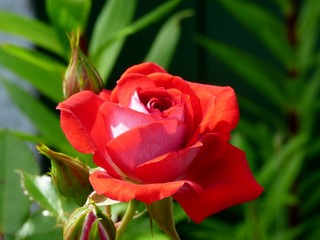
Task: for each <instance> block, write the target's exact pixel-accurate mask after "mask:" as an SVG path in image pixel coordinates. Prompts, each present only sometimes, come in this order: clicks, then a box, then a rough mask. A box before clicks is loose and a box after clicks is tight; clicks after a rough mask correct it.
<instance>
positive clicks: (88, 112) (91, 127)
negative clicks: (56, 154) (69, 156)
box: [57, 91, 106, 153]
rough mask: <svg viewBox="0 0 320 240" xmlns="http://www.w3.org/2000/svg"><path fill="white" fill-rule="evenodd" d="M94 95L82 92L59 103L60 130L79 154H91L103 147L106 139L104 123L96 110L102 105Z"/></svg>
mask: <svg viewBox="0 0 320 240" xmlns="http://www.w3.org/2000/svg"><path fill="white" fill-rule="evenodd" d="M102 102H103V101H102V99H100V98H99V97H98V96H97V95H96V94H94V93H93V92H91V91H82V92H79V93H77V94H74V95H72V96H71V97H70V98H68V99H67V100H65V101H64V102H61V103H60V104H59V105H58V106H57V109H59V110H60V111H61V113H60V124H61V128H62V130H63V132H64V134H65V135H66V137H67V139H68V140H69V142H70V143H71V145H72V146H73V147H74V148H75V149H77V150H78V151H80V152H83V153H92V152H94V151H95V150H96V149H97V148H101V147H104V145H105V143H106V137H105V134H103V132H104V131H105V126H104V121H103V119H102V116H101V115H100V113H99V111H98V109H99V107H100V105H101V104H102Z"/></svg>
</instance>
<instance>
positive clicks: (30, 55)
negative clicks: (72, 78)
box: [0, 45, 63, 102]
mask: <svg viewBox="0 0 320 240" xmlns="http://www.w3.org/2000/svg"><path fill="white" fill-rule="evenodd" d="M0 64H2V65H3V66H4V67H6V68H8V69H10V70H11V71H12V72H14V73H15V74H17V75H18V76H20V77H22V78H23V79H25V80H28V81H29V82H30V83H31V84H32V85H33V86H34V87H35V88H36V89H37V90H39V92H41V93H42V94H44V95H45V96H47V97H48V98H50V99H52V100H53V101H55V102H59V101H61V100H62V77H61V74H62V72H63V70H62V69H63V67H62V65H61V64H59V63H57V62H56V61H54V60H52V59H50V58H48V57H45V56H44V55H42V54H40V53H39V52H37V51H35V50H27V49H23V48H20V47H14V46H10V45H3V46H0Z"/></svg>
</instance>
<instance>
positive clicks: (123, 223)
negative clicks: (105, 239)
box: [116, 200, 140, 240]
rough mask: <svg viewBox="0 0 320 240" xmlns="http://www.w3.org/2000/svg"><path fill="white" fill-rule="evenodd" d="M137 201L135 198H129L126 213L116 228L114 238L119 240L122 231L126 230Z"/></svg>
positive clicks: (137, 203) (137, 204)
mask: <svg viewBox="0 0 320 240" xmlns="http://www.w3.org/2000/svg"><path fill="white" fill-rule="evenodd" d="M139 203H140V202H139V201H137V200H131V201H130V202H129V205H128V208H127V210H126V213H125V214H124V216H123V219H122V220H121V223H120V226H119V227H118V229H117V234H116V240H120V239H121V237H122V235H123V233H124V231H125V230H126V228H127V226H128V224H129V223H130V221H131V220H132V218H133V216H134V214H135V213H136V210H137V208H138V206H139Z"/></svg>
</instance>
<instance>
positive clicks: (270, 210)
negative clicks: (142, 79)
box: [0, 0, 320, 240]
mask: <svg viewBox="0 0 320 240" xmlns="http://www.w3.org/2000/svg"><path fill="white" fill-rule="evenodd" d="M35 2H36V1H35ZM44 3H45V6H44V7H43V9H42V11H44V13H45V15H46V19H48V22H45V21H42V20H40V19H30V18H25V17H22V16H19V15H16V14H13V13H10V12H4V11H0V31H1V32H2V33H5V34H9V35H15V36H18V37H21V38H23V39H26V40H28V41H30V42H31V43H33V44H34V45H35V46H36V48H32V49H26V48H23V47H20V46H15V45H12V44H10V43H7V44H2V45H0V64H1V66H3V67H5V68H7V69H9V70H11V71H12V72H13V73H15V74H16V75H18V76H20V77H21V78H23V79H24V80H26V81H28V82H29V83H30V84H31V85H32V86H33V87H34V88H35V89H36V90H37V91H38V92H39V93H40V94H41V96H42V97H43V98H42V99H46V101H39V99H38V98H37V96H34V95H32V94H30V93H28V92H26V91H24V90H23V89H21V88H20V87H19V86H17V85H15V84H13V83H11V82H10V81H8V80H7V79H4V77H3V76H0V81H1V84H2V85H3V86H4V87H5V88H6V90H7V91H8V93H9V94H10V96H11V98H12V100H13V101H14V102H15V104H16V105H17V106H18V107H19V108H20V109H21V111H22V112H23V113H25V115H26V116H27V117H28V118H29V119H30V120H31V121H32V122H33V123H34V126H35V127H36V129H37V134H34V135H32V134H26V133H23V132H17V131H14V130H10V129H1V131H0V157H1V161H0V163H1V165H0V173H1V175H0V177H1V179H0V238H4V239H45V238H48V236H50V237H49V238H50V239H52V237H54V239H59V238H62V234H61V225H59V224H57V225H56V221H55V217H57V218H59V221H58V222H61V221H62V220H63V219H65V218H66V217H67V216H68V215H69V214H70V213H71V209H73V208H74V206H73V205H72V203H70V202H68V201H66V199H63V198H61V196H59V195H58V194H57V193H56V191H55V190H54V188H52V187H53V186H52V185H51V182H50V178H47V177H45V176H42V177H39V176H37V175H38V174H39V170H38V166H37V164H35V161H34V159H35V158H36V156H34V153H33V152H32V151H30V149H29V148H28V147H27V146H26V143H27V142H32V143H33V144H38V143H40V142H43V143H45V144H46V145H49V146H51V147H53V148H54V149H57V150H58V151H61V152H64V153H67V154H69V155H71V156H79V158H80V159H81V160H83V161H90V158H88V156H84V155H80V154H78V153H76V152H75V150H73V149H72V148H71V147H70V145H69V143H68V142H67V140H66V139H65V137H64V135H63V133H62V132H61V129H60V125H59V117H58V115H57V114H56V113H55V112H54V111H53V110H54V109H53V108H52V105H53V106H55V105H57V103H58V102H59V101H61V100H62V89H61V86H62V74H63V72H64V71H65V69H66V67H67V64H68V59H69V54H70V49H69V43H68V39H67V36H66V32H71V31H75V32H76V31H77V30H78V29H80V30H81V33H82V40H83V41H82V48H83V50H84V51H85V52H86V53H87V54H88V56H89V57H90V58H91V59H92V61H93V63H94V65H95V66H96V67H97V69H98V71H99V72H100V74H101V76H102V78H103V80H104V82H105V84H106V86H112V85H114V82H115V80H116V79H117V77H119V76H120V75H117V74H118V73H119V74H120V73H121V72H123V70H124V69H126V68H127V67H129V66H130V65H133V64H136V63H138V62H139V61H140V62H141V61H144V60H148V61H154V62H156V63H158V64H160V65H162V66H163V67H164V68H166V69H169V68H170V70H172V71H171V72H173V73H174V74H177V75H180V76H181V77H183V78H184V79H189V80H195V78H196V80H197V81H199V82H206V83H212V84H222V85H226V84H228V85H231V86H232V87H234V88H235V89H236V91H237V96H238V100H239V105H240V109H241V113H242V117H241V120H240V122H239V125H238V127H237V129H236V130H235V131H234V133H233V138H232V143H233V144H235V145H237V146H239V147H240V148H241V149H243V150H244V151H245V152H246V153H247V157H248V161H249V163H250V166H251V168H252V170H253V172H254V175H255V176H256V178H257V179H258V182H259V183H260V184H262V185H263V187H264V188H265V192H264V193H263V195H262V196H261V197H260V198H259V199H257V200H256V201H253V202H250V203H247V204H244V205H241V206H236V207H233V208H231V209H228V210H225V211H223V212H221V213H219V214H216V215H214V216H212V217H210V218H208V219H206V220H205V221H204V222H203V223H201V224H200V225H196V224H194V223H192V222H190V221H189V220H188V219H187V217H186V215H185V214H184V213H183V211H182V210H181V209H180V207H179V206H177V205H175V206H174V214H175V220H176V224H177V230H178V232H179V234H180V236H181V238H182V239H190V238H191V239H203V240H205V239H213V240H214V239H216V240H230V239H232V240H233V239H237V240H241V239H243V240H245V239H250V240H251V239H257V240H260V239H261V240H264V239H275V240H277V239H279V240H293V239H304V240H317V239H318V238H319V236H320V229H319V228H318V227H317V226H319V225H320V214H319V212H320V211H319V210H320V209H319V208H320V205H319V202H320V192H319V191H317V190H318V186H319V184H320V168H319V162H318V159H319V156H320V138H319V137H318V135H319V133H320V129H319V125H318V124H317V119H319V118H318V117H319V112H320V98H319V93H320V67H319V66H320V44H319V43H320V39H319V31H320V28H319V26H320V2H319V1H317V0H304V1H299V0H273V1H262V0H261V1H254V0H241V1H233V0H201V1H197V0H193V1H192V0H188V1H187V0H185V1H179V0H168V1H155V2H154V3H152V4H150V6H151V7H149V8H148V9H147V11H145V12H144V11H142V10H141V9H146V8H147V7H146V6H145V5H146V4H145V3H143V1H137V0H130V1H126V0H108V1H106V2H105V3H104V5H103V7H102V9H100V11H98V13H97V11H93V10H94V9H96V8H95V4H97V2H95V1H90V0H81V1H72V0H64V1H61V0H59V1H57V0H46V1H44ZM99 4H100V5H101V4H102V3H101V2H99ZM213 15H214V17H213ZM184 19H186V20H184ZM213 20H215V21H213ZM183 21H187V23H188V24H185V23H184V22H183ZM221 29H223V30H224V31H223V32H219V31H221ZM150 33H151V34H150ZM223 33H227V35H226V36H224V35H223ZM143 34H144V35H143ZM141 36H143V37H141ZM144 37H145V39H144ZM142 38H143V39H142ZM137 39H138V40H139V41H140V45H139V44H136V43H135V41H137ZM144 41H146V43H150V45H148V44H146V43H145V42H144ZM141 42H142V43H141ZM243 42H245V44H241V43H243ZM130 43H131V45H130ZM141 45H145V46H144V48H143V49H144V50H143V51H142V50H140V48H139V46H141ZM130 47H131V48H130ZM188 47H190V49H186V48H188ZM137 48H138V49H137ZM146 48H147V51H145V49H146ZM186 52H191V53H190V54H189V55H188V54H187V55H186ZM133 55H134V56H133ZM185 56H187V57H185ZM190 66H192V69H196V70H197V72H196V73H193V74H190V68H191V67H190ZM226 78H228V79H226ZM229 78H230V79H231V80H230V79H229ZM218 79H219V80H218ZM232 79H233V80H232ZM16 169H19V170H22V171H25V172H24V173H21V175H22V176H23V179H24V184H25V188H26V189H27V190H28V192H29V196H23V195H22V193H23V190H22V189H21V188H20V183H19V174H17V172H16ZM26 172H28V173H26ZM37 186H39V187H37ZM44 196H49V197H48V198H45V197H44ZM28 197H29V198H30V197H31V198H33V199H36V200H37V202H38V205H36V206H35V205H34V204H33V202H32V201H29V200H28ZM52 199H55V200H54V201H53V200H52ZM57 204H58V205H59V206H57ZM195 207H196V206H195ZM118 208H119V214H121V213H122V212H123V208H122V207H121V205H120V206H118ZM8 209H10V211H9V210H8ZM50 209H51V210H50ZM40 226H41V227H40ZM148 227H149V219H148V218H147V217H145V218H139V219H137V220H135V222H134V224H131V225H130V226H129V228H128V232H127V235H126V236H124V238H125V239H132V235H133V234H134V236H136V237H135V239H148V238H150V237H151V233H150V232H148V230H147V229H148ZM146 234H147V236H146ZM154 239H167V238H166V237H165V236H164V235H163V234H162V233H161V232H159V231H158V230H157V229H155V233H154Z"/></svg>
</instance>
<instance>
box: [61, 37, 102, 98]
mask: <svg viewBox="0 0 320 240" xmlns="http://www.w3.org/2000/svg"><path fill="white" fill-rule="evenodd" d="M69 41H70V46H71V58H70V61H69V65H68V67H67V70H66V73H65V75H64V80H63V94H64V97H65V98H68V97H70V96H71V95H73V94H75V93H78V92H80V91H83V90H91V91H93V92H95V93H99V92H100V91H101V90H102V88H103V82H102V79H101V77H100V75H99V73H98V72H97V70H96V69H95V67H94V66H93V64H92V63H91V61H90V59H89V58H88V57H87V56H86V55H85V54H84V53H83V52H82V51H81V49H80V47H79V34H78V35H77V36H75V35H74V34H71V35H70V37H69Z"/></svg>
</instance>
